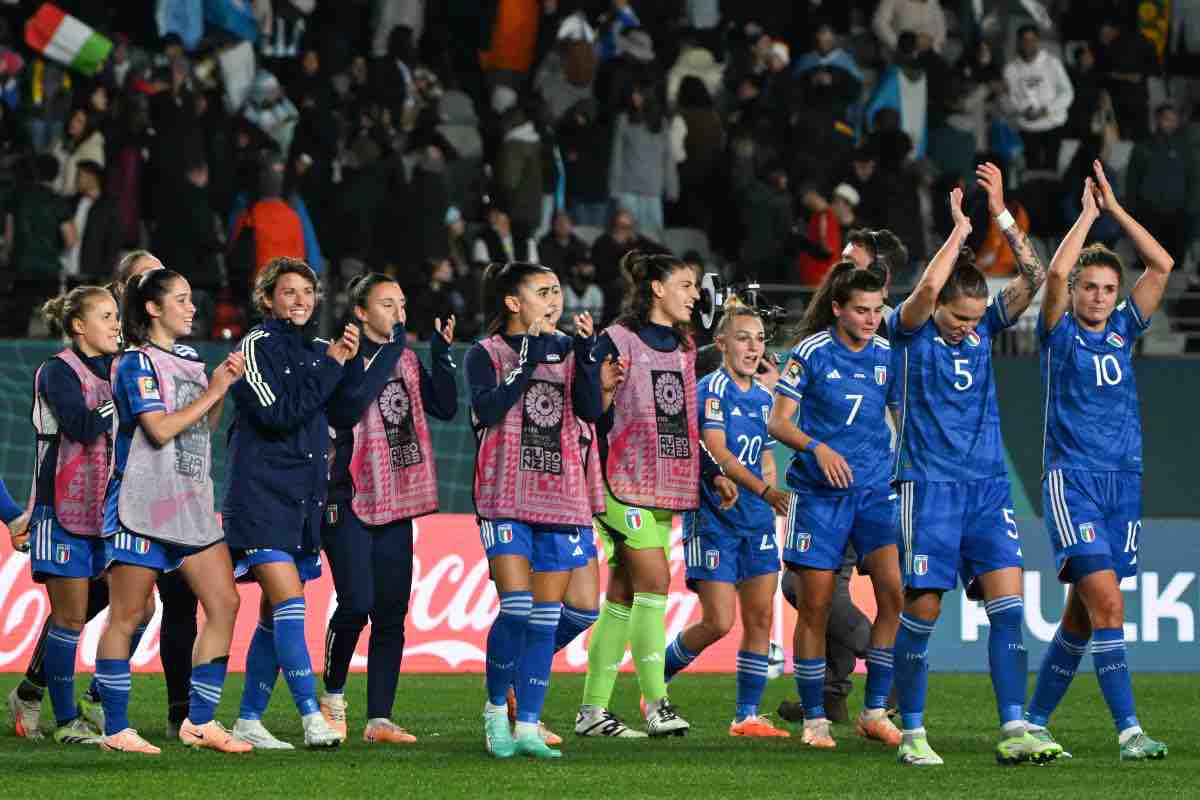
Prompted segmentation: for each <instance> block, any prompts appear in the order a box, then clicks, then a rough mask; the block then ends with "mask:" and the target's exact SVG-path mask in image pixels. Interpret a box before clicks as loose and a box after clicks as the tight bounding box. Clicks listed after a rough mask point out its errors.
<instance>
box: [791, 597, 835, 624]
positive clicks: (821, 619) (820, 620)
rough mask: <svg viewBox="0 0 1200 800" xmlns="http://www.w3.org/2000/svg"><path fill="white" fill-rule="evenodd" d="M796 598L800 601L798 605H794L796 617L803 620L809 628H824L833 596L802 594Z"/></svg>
mask: <svg viewBox="0 0 1200 800" xmlns="http://www.w3.org/2000/svg"><path fill="white" fill-rule="evenodd" d="M797 599H798V600H799V601H800V605H798V606H797V607H796V613H797V615H798V619H800V620H803V621H804V623H805V624H806V625H807V626H808V627H810V628H814V629H816V628H819V629H821V630H824V629H825V626H826V624H827V623H828V622H829V612H830V610H832V608H833V598H832V597H819V596H814V595H804V594H802V595H800V596H799V597H798V598H797Z"/></svg>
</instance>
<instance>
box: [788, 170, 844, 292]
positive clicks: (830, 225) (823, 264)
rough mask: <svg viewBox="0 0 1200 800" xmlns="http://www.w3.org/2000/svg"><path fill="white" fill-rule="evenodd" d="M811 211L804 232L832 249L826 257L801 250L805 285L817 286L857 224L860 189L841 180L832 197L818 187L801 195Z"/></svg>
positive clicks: (800, 268) (800, 277)
mask: <svg viewBox="0 0 1200 800" xmlns="http://www.w3.org/2000/svg"><path fill="white" fill-rule="evenodd" d="M800 202H801V203H803V205H804V207H805V209H807V210H808V212H809V217H808V227H807V230H806V231H805V235H806V236H807V237H808V240H809V241H810V242H812V243H813V244H816V245H820V246H821V247H824V248H825V249H826V250H827V251H829V256H828V257H826V258H818V257H817V256H814V255H811V254H809V253H808V252H801V253H800V255H799V256H797V258H796V267H797V273H798V275H797V277H798V280H799V282H800V283H801V285H803V286H817V285H819V284H820V283H821V280H822V279H823V278H824V277H825V273H827V272H829V270H830V268H832V267H833V265H834V264H836V263H837V262H838V261H840V260H841V258H842V256H841V253H842V234H843V232H844V231H845V230H847V229H848V228H850V227H852V226H853V225H854V209H855V207H856V206H857V205H858V203H859V196H858V190H856V189H855V188H854V187H853V186H851V185H850V184H848V183H839V184H838V185H837V188H835V189H834V190H833V196H832V199H830V200H828V201H827V200H826V199H825V198H824V197H823V196H822V195H821V194H820V193H819V192H818V191H817V190H816V188H815V187H809V188H808V189H807V190H805V191H804V192H803V193H802V194H801V196H800Z"/></svg>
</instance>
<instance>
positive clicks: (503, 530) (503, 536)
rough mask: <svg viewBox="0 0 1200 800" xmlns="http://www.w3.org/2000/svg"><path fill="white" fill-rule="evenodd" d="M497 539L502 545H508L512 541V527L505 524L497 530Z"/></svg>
mask: <svg viewBox="0 0 1200 800" xmlns="http://www.w3.org/2000/svg"><path fill="white" fill-rule="evenodd" d="M496 539H497V540H498V541H499V542H500V543H501V544H508V543H509V542H511V541H512V525H509V524H508V523H505V524H503V525H500V526H499V527H497V528H496Z"/></svg>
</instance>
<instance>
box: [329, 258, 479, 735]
mask: <svg viewBox="0 0 1200 800" xmlns="http://www.w3.org/2000/svg"><path fill="white" fill-rule="evenodd" d="M346 291H347V294H348V295H349V296H350V302H351V310H352V313H353V315H354V316H353V321H354V322H355V323H356V324H357V325H358V326H360V327H361V329H362V338H361V340H360V341H361V346H360V350H359V355H358V357H356V358H355V359H354V360H352V361H351V362H350V363H349V364H348V365H347V367H346V379H345V380H344V381H342V383H341V384H340V385H339V387H338V389H337V391H336V392H335V393H334V395H333V399H332V400H331V401H330V403H329V425H330V427H331V428H332V429H333V431H334V436H333V445H334V456H333V469H332V475H331V478H330V485H329V498H328V501H327V502H326V505H325V522H324V526H323V527H322V529H321V543H322V546H323V547H324V549H325V554H326V556H328V557H329V568H330V569H331V570H332V571H333V584H334V587H335V588H336V589H337V610H336V611H334V613H333V617H332V618H331V619H330V620H329V628H328V630H327V631H326V634H325V694H323V695H322V696H321V713H322V714H324V715H325V720H326V722H328V723H329V724H330V726H331V727H333V729H334V730H335V731H337V732H338V733H339V734H341V736H342V738H343V739H345V736H346V705H347V704H346V700H345V696H344V693H343V689H344V687H345V685H346V673H347V672H349V670H350V659H351V658H353V656H354V649H355V647H356V646H357V644H358V637H359V634H361V633H362V629H363V628H364V627H366V624H367V618H368V617H370V620H371V644H370V649H369V651H368V656H367V726H366V729H365V730H364V731H363V741H365V742H391V743H396V744H407V743H412V742H415V741H416V737H414V736H413V735H412V734H410V733H409V732H408V731H406V730H404V728H402V727H400V726H399V725H397V724H396V723H395V722H393V721H392V718H391V717H392V705H393V703H394V702H395V697H396V684H397V682H398V681H399V678H400V660H401V658H402V657H403V656H404V618H405V616H406V615H407V614H408V596H409V593H410V592H411V590H412V566H413V519H415V518H416V517H419V516H422V515H424V514H432V513H434V512H435V511H437V509H438V496H437V470H436V468H435V466H434V453H433V443H432V441H431V440H430V438H429V423H428V422H427V420H426V419H425V410H426V409H428V410H429V413H430V414H431V415H433V416H434V417H437V418H438V419H442V420H451V419H454V413H455V411H456V410H457V408H458V392H457V389H456V387H455V385H454V361H453V360H452V359H451V358H450V343H451V342H452V341H453V340H454V317H450V318H449V319H448V320H446V323H445V325H443V324H442V321H441V320H440V319H438V320H434V327H435V329H436V335H435V336H433V338H432V339H431V343H430V350H431V360H432V362H433V371H432V373H430V371H428V370H426V369H425V367H424V366H422V365H421V361H420V359H419V358H417V355H416V353H414V352H413V351H412V349H411V348H409V347H407V346H406V342H407V331H406V328H405V323H406V320H407V317H406V314H405V298H404V292H403V291H401V289H400V284H399V283H397V282H396V279H395V278H390V277H388V276H387V275H381V274H379V273H368V274H365V275H360V276H358V277H356V278H355V279H354V280H352V281H351V282H350V285H349V286H347V287H346Z"/></svg>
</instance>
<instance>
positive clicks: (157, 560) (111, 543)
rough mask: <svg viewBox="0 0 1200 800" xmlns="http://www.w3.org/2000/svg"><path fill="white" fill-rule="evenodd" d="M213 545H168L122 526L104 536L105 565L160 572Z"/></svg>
mask: <svg viewBox="0 0 1200 800" xmlns="http://www.w3.org/2000/svg"><path fill="white" fill-rule="evenodd" d="M217 541H224V540H222V539H218V540H217ZM213 544H216V542H214V543H213ZM209 547H212V545H205V546H204V547H184V546H183V545H178V544H167V543H166V542H160V541H158V540H156V539H150V538H147V537H145V536H139V535H138V534H136V533H133V532H131V531H128V530H126V529H124V528H122V529H121V530H120V531H118V532H117V533H110V534H106V535H105V537H104V566H105V568H108V567H111V566H112V565H113V564H129V565H131V566H134V567H146V568H147V569H153V570H158V571H159V572H174V571H175V570H177V569H179V565H180V564H182V563H183V560H184V559H185V558H187V557H188V556H190V555H193V554H195V553H199V552H201V551H203V550H207V549H208V548H209Z"/></svg>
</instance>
